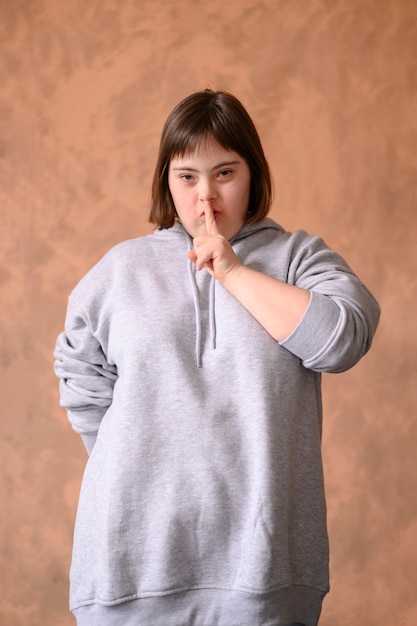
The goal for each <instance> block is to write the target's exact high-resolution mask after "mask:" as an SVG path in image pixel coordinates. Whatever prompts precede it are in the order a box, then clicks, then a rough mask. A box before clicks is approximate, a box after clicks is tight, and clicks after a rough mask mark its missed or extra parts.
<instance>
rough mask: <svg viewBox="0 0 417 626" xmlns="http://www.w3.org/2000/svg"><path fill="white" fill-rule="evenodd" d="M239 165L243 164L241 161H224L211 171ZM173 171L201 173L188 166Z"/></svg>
mask: <svg viewBox="0 0 417 626" xmlns="http://www.w3.org/2000/svg"><path fill="white" fill-rule="evenodd" d="M239 163H241V161H224V163H218V164H217V165H215V166H214V167H212V168H211V169H212V170H218V169H220V168H222V167H227V166H228V165H238V164H239ZM172 169H173V170H174V171H176V172H179V171H183V170H187V171H188V172H198V171H199V170H198V169H196V168H195V167H188V166H187V165H184V166H182V167H173V168H172Z"/></svg>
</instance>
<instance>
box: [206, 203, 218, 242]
mask: <svg viewBox="0 0 417 626" xmlns="http://www.w3.org/2000/svg"><path fill="white" fill-rule="evenodd" d="M204 217H205V221H206V231H207V234H208V235H217V234H218V232H219V229H218V228H217V224H216V220H215V219H214V211H213V207H212V206H211V203H210V202H206V207H205V210H204Z"/></svg>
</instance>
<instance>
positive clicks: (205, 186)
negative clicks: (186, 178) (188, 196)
mask: <svg viewBox="0 0 417 626" xmlns="http://www.w3.org/2000/svg"><path fill="white" fill-rule="evenodd" d="M198 197H199V199H200V200H201V201H202V202H209V201H211V200H214V199H215V198H216V188H215V185H214V183H213V182H212V181H210V180H207V179H202V180H200V185H199V189H198Z"/></svg>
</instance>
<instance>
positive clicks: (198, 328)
mask: <svg viewBox="0 0 417 626" xmlns="http://www.w3.org/2000/svg"><path fill="white" fill-rule="evenodd" d="M188 249H189V250H192V249H193V247H192V241H191V240H188ZM188 276H189V278H190V282H191V288H192V291H193V302H194V314H195V353H196V361H197V367H201V354H202V322H201V306H200V298H199V294H198V286H197V280H196V270H195V264H194V263H193V262H192V261H190V260H189V261H188ZM215 289H216V279H215V278H214V277H213V276H212V277H211V281H210V290H209V330H210V340H211V347H212V349H213V350H215V349H216V307H215Z"/></svg>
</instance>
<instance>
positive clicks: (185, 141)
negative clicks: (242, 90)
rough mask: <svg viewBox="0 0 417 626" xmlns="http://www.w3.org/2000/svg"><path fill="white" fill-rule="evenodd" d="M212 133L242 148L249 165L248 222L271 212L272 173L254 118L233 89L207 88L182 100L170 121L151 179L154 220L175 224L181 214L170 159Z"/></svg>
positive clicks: (234, 148) (237, 149) (162, 224)
mask: <svg viewBox="0 0 417 626" xmlns="http://www.w3.org/2000/svg"><path fill="white" fill-rule="evenodd" d="M208 138H213V139H214V140H215V141H217V143H219V144H220V145H221V146H222V147H223V148H225V149H226V150H232V151H233V152H237V153H238V154H239V155H240V156H241V157H242V158H243V159H245V161H246V163H247V164H248V166H249V170H250V194H249V207H248V217H247V222H249V223H252V224H253V223H255V222H259V221H260V220H261V219H263V218H264V217H265V216H266V214H267V213H268V211H269V209H270V206H271V201H272V181H271V174H270V170H269V166H268V162H267V160H266V158H265V155H264V151H263V148H262V145H261V141H260V139H259V135H258V133H257V130H256V128H255V125H254V123H253V121H252V119H251V118H250V116H249V114H248V113H247V111H246V110H245V108H244V107H243V105H242V104H241V103H240V102H239V100H238V99H237V98H235V97H234V96H232V95H231V94H229V93H227V92H225V91H212V90H211V89H205V90H204V91H198V92H196V93H193V94H191V95H190V96H188V97H187V98H184V100H181V102H179V103H178V104H177V106H176V107H175V108H174V109H173V110H172V111H171V113H170V114H169V116H168V118H167V120H166V122H165V125H164V128H163V130H162V136H161V142H160V146H159V154H158V159H157V162H156V167H155V172H154V177H153V182H152V207H151V212H150V215H149V221H150V222H152V223H153V224H156V225H157V226H159V227H160V228H170V227H171V226H172V225H173V224H174V220H175V217H176V211H175V207H174V203H173V201H172V197H171V192H170V190H169V186H168V170H169V164H170V162H171V160H172V159H173V158H175V157H177V156H184V155H185V154H188V153H192V152H194V151H195V150H196V149H197V148H198V147H199V146H200V145H201V143H202V142H203V141H205V140H206V139H208Z"/></svg>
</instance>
